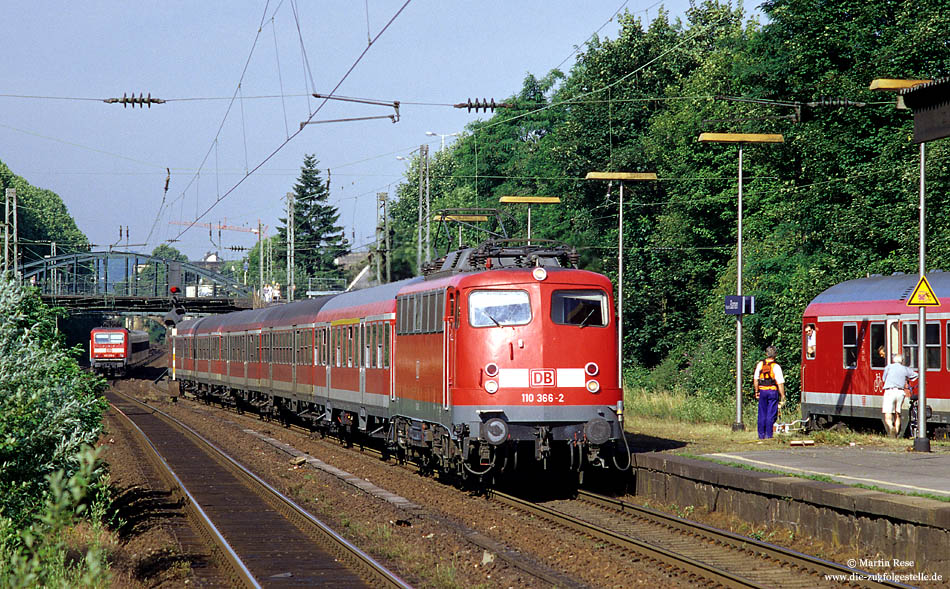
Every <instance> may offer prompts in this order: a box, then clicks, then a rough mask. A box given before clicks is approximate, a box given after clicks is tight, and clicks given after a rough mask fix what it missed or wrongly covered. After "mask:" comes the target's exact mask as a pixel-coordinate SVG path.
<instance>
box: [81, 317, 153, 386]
mask: <svg viewBox="0 0 950 589" xmlns="http://www.w3.org/2000/svg"><path fill="white" fill-rule="evenodd" d="M148 358H149V343H148V333H146V332H144V331H129V330H128V329H125V328H124V327H96V328H94V329H93V330H92V332H90V334H89V365H90V366H91V367H92V369H93V370H94V371H95V372H96V373H98V374H102V375H103V376H106V377H112V378H116V377H122V376H125V375H126V374H128V372H129V371H131V370H133V369H135V368H137V367H139V366H141V365H142V364H144V363H145V362H147V361H148Z"/></svg>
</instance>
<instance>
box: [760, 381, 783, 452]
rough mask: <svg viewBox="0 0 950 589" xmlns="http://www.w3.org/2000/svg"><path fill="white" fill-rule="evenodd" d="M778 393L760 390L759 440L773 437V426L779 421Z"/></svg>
mask: <svg viewBox="0 0 950 589" xmlns="http://www.w3.org/2000/svg"><path fill="white" fill-rule="evenodd" d="M778 398H779V395H778V391H777V390H770V389H759V439H760V440H765V439H767V438H771V437H772V426H773V425H775V420H776V419H778Z"/></svg>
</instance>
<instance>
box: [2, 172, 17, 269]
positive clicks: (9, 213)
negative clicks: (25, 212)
mask: <svg viewBox="0 0 950 589" xmlns="http://www.w3.org/2000/svg"><path fill="white" fill-rule="evenodd" d="M4 195H5V196H6V210H5V215H4V217H3V269H4V271H7V272H12V273H13V275H14V276H16V275H17V270H18V264H19V252H18V251H17V249H18V248H17V246H18V242H17V235H18V233H17V204H16V188H7V189H6V191H5V193H4ZM11 231H12V233H13V235H12V237H11V235H10V233H11ZM11 245H12V246H13V247H12V248H11V247H10V246H11ZM11 264H12V266H11Z"/></svg>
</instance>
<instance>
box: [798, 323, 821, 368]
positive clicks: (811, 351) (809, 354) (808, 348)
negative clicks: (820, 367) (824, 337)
mask: <svg viewBox="0 0 950 589" xmlns="http://www.w3.org/2000/svg"><path fill="white" fill-rule="evenodd" d="M803 337H804V343H803V344H802V346H803V347H802V349H803V350H805V359H806V360H814V359H815V353H816V352H817V351H818V327H817V326H816V325H815V324H814V323H806V324H805V333H804V336H803Z"/></svg>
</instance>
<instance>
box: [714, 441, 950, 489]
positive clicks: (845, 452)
mask: <svg viewBox="0 0 950 589" xmlns="http://www.w3.org/2000/svg"><path fill="white" fill-rule="evenodd" d="M703 457H704V458H709V459H712V460H715V461H716V462H719V463H723V464H730V463H732V464H737V463H738V464H743V465H747V466H750V467H754V468H756V469H762V470H769V471H779V472H785V473H789V474H793V475H803V476H826V477H829V478H830V479H832V480H834V481H835V482H837V483H841V484H844V485H864V486H869V487H877V488H880V489H888V490H892V491H899V492H901V493H908V494H923V495H934V496H939V497H950V453H936V452H934V453H923V452H885V451H881V450H869V449H864V448H861V447H853V448H808V447H805V448H786V449H780V450H761V451H752V452H721V453H715V454H705V455H704V456H703Z"/></svg>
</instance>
